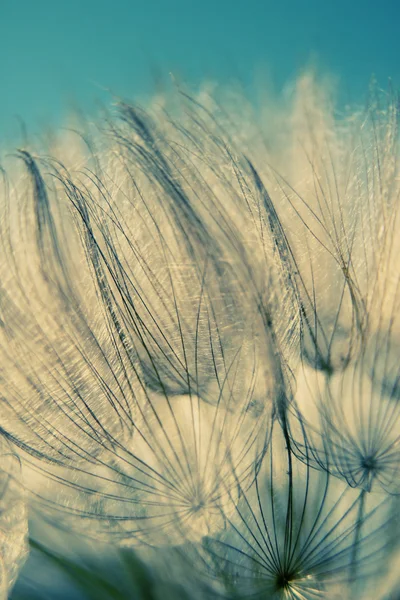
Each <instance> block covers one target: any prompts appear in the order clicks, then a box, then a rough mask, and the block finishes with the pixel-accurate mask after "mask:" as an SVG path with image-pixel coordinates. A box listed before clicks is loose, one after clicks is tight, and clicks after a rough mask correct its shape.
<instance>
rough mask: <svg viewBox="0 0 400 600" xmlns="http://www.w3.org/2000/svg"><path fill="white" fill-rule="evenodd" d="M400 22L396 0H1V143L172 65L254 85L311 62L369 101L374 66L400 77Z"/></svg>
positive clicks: (145, 85)
mask: <svg viewBox="0 0 400 600" xmlns="http://www.w3.org/2000/svg"><path fill="white" fill-rule="evenodd" d="M399 22H400V3H399V2H398V0H382V1H381V2H379V3H377V2H376V1H374V0H353V1H352V2H349V1H348V0H335V1H333V0H332V1H329V0H325V1H322V0H307V2H299V0H280V1H279V2H276V1H275V2H272V1H271V0H203V1H202V2H194V1H190V0H189V1H188V0H158V1H157V0H150V1H148V2H145V1H140V2H139V0H113V1H111V0H69V1H68V2H67V1H63V0H57V1H52V0H36V1H32V0H0V75H1V77H0V84H1V94H0V136H1V137H0V140H1V141H0V145H1V146H4V144H5V143H6V144H7V145H8V144H9V143H11V144H13V142H14V140H15V139H18V137H20V136H21V131H23V130H24V127H26V129H27V131H28V133H35V132H37V131H41V130H43V129H44V128H48V127H49V126H52V125H57V124H58V123H60V122H62V120H63V119H64V118H65V115H66V114H67V113H68V111H71V110H72V109H74V108H76V107H79V108H81V109H82V110H84V111H85V112H87V113H88V114H93V113H94V112H95V111H96V106H97V104H98V103H109V102H110V92H112V93H113V94H116V95H120V96H123V97H131V98H132V97H133V98H142V97H143V96H146V95H148V94H152V93H154V92H155V91H157V87H159V86H162V85H163V84H164V82H165V81H168V79H169V74H170V73H172V74H173V76H174V77H175V78H176V79H178V80H179V81H184V82H185V84H188V85H194V86H195V85H196V84H198V83H200V82H202V81H204V80H205V79H212V80H215V81H218V83H223V84H224V83H227V82H229V81H231V80H233V79H235V80H239V81H240V82H241V83H242V84H243V85H245V86H246V87H247V88H249V93H251V88H252V85H253V84H254V82H257V80H258V78H260V77H261V78H263V80H264V81H265V80H267V81H268V82H269V83H270V84H273V85H274V86H276V88H277V89H278V90H279V89H280V88H281V87H282V86H283V85H284V84H285V83H286V82H288V81H290V79H291V78H293V77H294V76H295V74H296V73H298V71H299V70H300V69H302V68H305V67H306V66H309V65H310V64H311V65H313V66H315V67H316V68H317V69H318V70H321V71H322V72H324V73H329V74H332V75H333V76H334V77H336V78H337V79H338V80H339V83H340V90H341V95H342V97H341V100H342V101H343V102H345V103H347V102H353V101H355V100H356V101H362V100H363V98H365V95H366V90H367V88H368V84H369V82H370V80H371V76H372V75H374V76H375V77H376V79H377V81H378V83H379V85H380V86H382V87H383V88H387V85H388V78H389V77H390V78H392V80H393V84H394V85H395V86H396V85H398V84H399V83H400V61H399V55H400V36H399V34H398V30H399Z"/></svg>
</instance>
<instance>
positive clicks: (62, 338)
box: [0, 74, 400, 599]
mask: <svg viewBox="0 0 400 600" xmlns="http://www.w3.org/2000/svg"><path fill="white" fill-rule="evenodd" d="M332 98H333V95H332V93H331V92H330V91H329V89H328V88H327V86H326V85H322V84H321V83H320V84H318V83H316V81H315V79H314V77H313V76H312V75H310V74H305V75H303V76H301V77H300V78H299V79H298V81H297V83H296V86H294V87H293V89H292V91H291V92H290V93H287V95H286V96H284V97H282V98H280V99H279V100H275V99H273V98H269V99H266V100H265V101H264V103H263V105H262V107H255V106H252V105H251V104H250V103H249V102H248V101H246V99H245V97H244V95H243V94H242V92H241V91H240V90H236V91H232V90H228V91H226V90H225V91H224V90H222V91H218V90H216V91H215V93H214V95H212V94H208V93H206V92H205V91H204V92H201V93H200V94H198V95H196V96H192V95H188V94H187V93H186V92H185V91H183V90H177V91H176V93H175V95H174V97H173V98H167V97H165V98H164V97H163V98H158V99H156V100H155V101H154V103H153V104H152V105H150V107H149V108H148V109H147V110H143V109H141V108H139V107H137V106H134V105H131V104H127V103H122V102H121V103H119V104H118V105H117V109H116V111H115V112H113V113H111V114H106V115H104V117H103V119H102V120H100V121H99V125H97V126H94V125H85V127H84V129H83V130H82V131H81V132H80V133H79V134H76V133H70V134H68V135H67V136H66V137H65V138H64V139H61V141H60V142H59V143H58V142H56V141H54V140H53V143H52V145H51V147H50V148H47V149H46V151H45V152H40V153H39V152H37V151H34V150H33V149H32V148H21V149H19V150H18V151H17V152H16V155H15V158H14V159H13V160H12V161H11V163H10V160H9V159H8V160H7V161H6V162H7V169H5V170H4V171H3V179H2V185H1V190H0V194H1V208H2V212H1V220H0V228H1V233H0V242H1V246H2V248H1V261H0V325H1V328H0V354H1V361H0V364H1V366H0V387H1V395H0V427H1V432H2V436H3V438H4V443H6V444H9V445H10V448H12V449H13V452H16V453H17V454H18V456H19V460H20V461H21V463H22V466H23V475H24V484H25V487H26V495H27V497H28V506H29V508H30V510H31V511H32V515H36V517H35V518H36V519H39V521H38V522H41V521H40V520H44V521H46V522H48V523H53V525H52V527H53V529H55V525H54V524H55V523H57V528H58V529H59V536H61V538H62V536H63V535H65V534H63V533H62V531H63V529H64V528H67V529H68V530H70V531H75V532H76V535H77V536H78V539H79V536H80V535H81V536H82V535H83V536H84V537H85V538H91V539H93V540H97V541H98V543H99V541H101V543H102V544H110V545H112V546H113V547H114V546H115V545H116V546H117V547H119V548H124V549H129V550H128V551H129V552H130V553H131V556H137V557H140V560H141V561H144V562H143V564H146V565H147V566H148V567H149V568H151V569H154V573H155V577H156V579H157V578H159V580H160V581H162V582H164V584H165V585H167V583H168V585H170V584H174V585H175V584H179V590H180V592H179V593H182V594H186V597H189V598H197V597H199V598H211V597H215V596H221V595H222V596H223V597H228V598H245V597H249V598H250V597H252V598H282V599H283V598H287V599H303V598H304V599H308V598H310V599H312V598H325V597H326V598H339V597H340V598H346V597H348V598H366V597H368V596H367V594H368V593H370V590H371V589H372V590H373V594H375V596H371V597H374V598H384V597H390V596H387V595H386V596H385V595H384V594H389V593H391V592H393V593H395V591H394V589H395V585H396V583H393V585H392V586H391V587H392V588H393V589H392V590H388V589H387V585H386V588H385V581H386V582H387V581H389V580H394V578H393V577H392V575H391V573H390V567H389V566H388V565H391V564H392V565H395V564H396V557H397V555H398V548H397V544H396V540H397V538H398V533H399V531H398V519H397V517H396V513H397V508H398V501H397V494H398V482H399V466H400V453H399V435H400V434H399V431H400V429H399V425H400V418H399V417H400V414H399V413H400V408H399V407H400V403H399V384H398V382H399V374H400V371H399V364H400V362H399V360H398V359H399V348H400V329H399V323H398V313H399V310H398V309H399V305H398V304H399V297H400V296H399V282H400V270H399V266H400V262H399V260H398V256H397V254H398V252H397V245H398V222H397V219H398V217H397V213H398V204H399V185H400V178H399V169H398V159H397V154H398V142H399V139H398V129H397V126H398V114H397V104H396V98H395V96H394V94H384V93H378V92H376V93H374V94H372V95H371V98H370V101H369V104H368V108H367V109H366V110H357V109H354V110H352V111H350V110H349V111H346V112H345V113H340V112H339V111H338V110H337V109H336V108H335V105H334V102H333V100H332ZM1 515H2V513H0V523H1ZM44 521H43V522H44ZM18 531H20V529H18ZM6 535H7V536H8V538H7V539H8V540H9V541H8V542H7V543H9V544H11V545H13V547H14V548H20V555H21V557H22V556H23V553H24V550H23V548H24V545H23V543H22V542H21V541H20V537H18V536H20V533H18V534H17V533H15V532H14V531H13V529H12V528H11V529H10V531H8V530H7V533H6ZM35 537H36V538H38V539H39V543H40V544H41V543H43V540H42V542H40V528H39V534H37V533H36V534H35ZM43 539H44V538H43ZM18 540H19V541H18ZM34 543H36V544H37V543H38V542H37V541H36V542H33V540H32V539H31V546H32V544H34ZM133 547H134V549H132V548H133ZM125 551H126V550H124V552H125ZM60 560H61V559H60ZM138 560H139V558H138ZM5 565H6V566H5V570H4V573H5V574H3V571H2V573H1V576H2V581H7V577H8V578H9V581H10V583H12V581H13V579H14V578H15V573H14V568H11V567H7V563H5ZM7 568H8V571H7ZM393 568H394V569H395V566H394V567H393ZM10 569H11V570H10ZM8 572H9V573H11V575H7V573H8ZM193 581H196V582H197V583H196V586H194V587H193V585H192V584H191V582H192V583H193ZM4 585H6V584H4ZM384 588H385V592H383V591H382V592H381V590H384ZM129 593H130V592H126V593H125V592H124V593H122V592H121V597H129V595H128V594H129ZM133 593H134V592H133V591H132V594H133ZM135 593H137V592H135ZM157 593H158V592H154V597H158V596H157ZM174 594H176V595H177V594H178V592H177V591H176V589H175V591H174ZM88 597H89V596H88ZM110 597H112V596H111V595H110ZM175 597H176V596H175ZM182 597H185V596H182Z"/></svg>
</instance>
